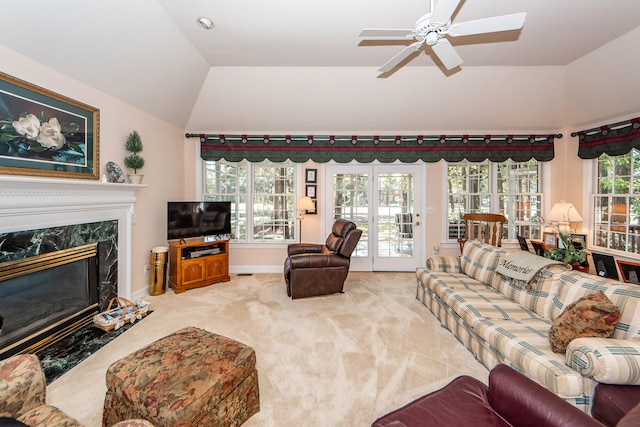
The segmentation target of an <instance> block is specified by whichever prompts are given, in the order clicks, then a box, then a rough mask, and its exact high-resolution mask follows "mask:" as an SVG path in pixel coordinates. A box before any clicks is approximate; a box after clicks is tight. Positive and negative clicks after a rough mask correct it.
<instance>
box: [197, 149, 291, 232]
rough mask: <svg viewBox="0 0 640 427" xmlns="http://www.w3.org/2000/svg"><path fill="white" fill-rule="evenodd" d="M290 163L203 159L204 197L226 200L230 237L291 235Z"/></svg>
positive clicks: (206, 198)
mask: <svg viewBox="0 0 640 427" xmlns="http://www.w3.org/2000/svg"><path fill="white" fill-rule="evenodd" d="M295 174H296V167H295V165H294V164H293V163H290V162H284V163H271V162H267V161H265V162H261V163H250V162H247V161H243V162H238V163H234V162H227V161H224V160H218V161H206V162H205V174H204V179H205V185H204V192H205V200H214V201H230V202H232V203H231V210H232V218H231V228H232V230H233V238H234V240H236V241H244V242H274V241H290V240H293V239H294V236H295V222H296V221H295V220H296V215H295V214H296V212H295V187H296V186H295Z"/></svg>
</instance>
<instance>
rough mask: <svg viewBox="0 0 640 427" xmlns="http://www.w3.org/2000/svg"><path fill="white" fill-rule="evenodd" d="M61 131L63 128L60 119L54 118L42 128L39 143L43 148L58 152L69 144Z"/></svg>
mask: <svg viewBox="0 0 640 427" xmlns="http://www.w3.org/2000/svg"><path fill="white" fill-rule="evenodd" d="M61 131H62V126H60V122H59V121H58V119H56V118H55V117H54V118H53V119H50V120H49V121H48V122H46V123H43V124H42V126H40V135H38V139H37V141H38V142H39V143H40V145H42V146H43V147H47V148H55V149H56V150H58V149H60V148H62V146H63V145H64V143H65V142H67V140H66V139H65V137H64V135H63V134H62V132H61Z"/></svg>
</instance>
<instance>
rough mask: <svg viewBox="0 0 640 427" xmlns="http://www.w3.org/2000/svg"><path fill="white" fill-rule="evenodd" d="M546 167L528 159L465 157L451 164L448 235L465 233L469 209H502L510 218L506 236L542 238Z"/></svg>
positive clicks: (448, 165) (448, 193)
mask: <svg viewBox="0 0 640 427" xmlns="http://www.w3.org/2000/svg"><path fill="white" fill-rule="evenodd" d="M541 177H542V167H541V165H540V164H539V163H538V161H536V160H535V159H531V160H530V161H528V162H514V161H512V160H507V161H504V162H490V161H488V160H487V161H484V162H481V163H474V162H469V161H462V162H456V163H448V164H447V200H448V206H447V211H448V238H449V240H456V239H457V238H458V237H460V236H461V234H462V233H464V223H463V221H462V217H463V216H464V214H466V213H500V214H502V215H504V216H505V217H506V218H507V224H506V227H505V234H504V236H503V240H505V239H506V240H509V239H510V240H515V239H516V238H517V236H523V237H525V238H528V239H540V236H541V217H540V216H541V212H542V211H541V208H542V193H541V188H542V178H541Z"/></svg>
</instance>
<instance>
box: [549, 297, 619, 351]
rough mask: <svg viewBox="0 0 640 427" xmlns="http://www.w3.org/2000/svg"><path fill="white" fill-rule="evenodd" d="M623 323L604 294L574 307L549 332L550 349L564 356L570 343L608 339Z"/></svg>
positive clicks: (585, 298)
mask: <svg viewBox="0 0 640 427" xmlns="http://www.w3.org/2000/svg"><path fill="white" fill-rule="evenodd" d="M619 321H620V309H619V308H618V307H616V305H615V304H614V303H612V302H611V301H610V300H609V298H607V296H606V295H605V294H604V292H602V291H598V292H595V293H593V294H589V295H586V296H584V297H582V298H580V299H579V300H578V301H576V302H573V303H571V304H570V305H568V306H567V308H566V309H565V310H564V311H563V312H562V314H561V315H560V316H558V317H557V318H556V319H555V320H554V321H553V324H552V325H551V329H550V330H549V340H550V341H551V347H552V349H553V351H554V352H556V353H564V352H565V351H566V350H567V346H568V345H569V343H570V342H571V341H573V340H574V339H576V338H581V337H600V338H609V337H610V336H611V335H613V332H614V330H615V328H616V325H618V322H619Z"/></svg>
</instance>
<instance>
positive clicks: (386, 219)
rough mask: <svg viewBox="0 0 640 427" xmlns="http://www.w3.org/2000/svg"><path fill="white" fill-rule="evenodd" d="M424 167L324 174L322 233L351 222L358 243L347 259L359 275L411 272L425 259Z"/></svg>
mask: <svg viewBox="0 0 640 427" xmlns="http://www.w3.org/2000/svg"><path fill="white" fill-rule="evenodd" d="M423 171H424V167H423V166H421V165H417V164H416V165H406V164H395V163H394V164H374V165H361V164H349V165H338V164H330V165H328V166H327V168H326V172H325V173H324V177H325V183H324V185H323V188H324V189H325V192H324V196H323V200H326V201H327V202H326V203H324V205H325V207H324V210H323V214H324V215H323V218H326V221H325V224H324V228H325V230H326V231H327V233H328V232H329V230H331V225H332V224H333V222H334V221H335V220H336V219H337V218H347V219H349V220H351V221H353V222H355V223H356V224H357V226H358V228H360V229H361V230H363V233H362V237H361V238H360V242H359V243H358V246H357V248H356V250H355V251H354V254H353V255H352V256H351V269H352V270H358V271H413V270H415V268H416V267H418V266H419V265H421V260H422V254H423V253H424V240H425V238H424V236H423V233H422V230H423V227H422V226H421V223H422V220H423V219H422V212H423V204H424V197H423V195H424V172H423Z"/></svg>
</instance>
